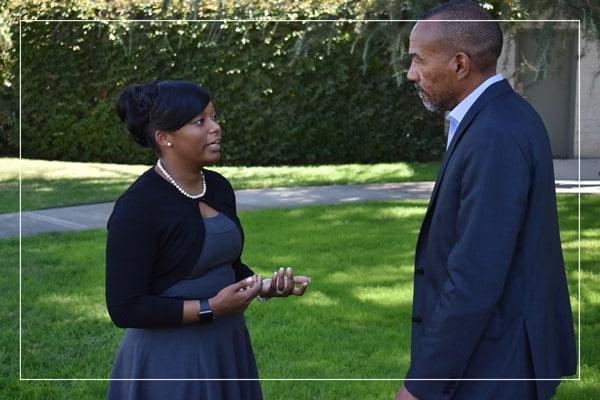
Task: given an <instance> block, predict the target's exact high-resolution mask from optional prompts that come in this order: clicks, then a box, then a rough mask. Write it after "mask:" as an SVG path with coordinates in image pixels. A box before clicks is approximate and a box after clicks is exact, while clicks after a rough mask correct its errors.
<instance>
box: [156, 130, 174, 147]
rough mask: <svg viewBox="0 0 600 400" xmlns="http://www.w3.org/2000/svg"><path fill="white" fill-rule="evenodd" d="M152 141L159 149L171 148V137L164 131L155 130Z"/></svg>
mask: <svg viewBox="0 0 600 400" xmlns="http://www.w3.org/2000/svg"><path fill="white" fill-rule="evenodd" d="M154 140H156V144H158V145H159V146H160V147H163V146H164V147H172V146H173V142H172V141H171V135H170V134H169V133H167V132H165V131H161V130H157V131H155V132H154Z"/></svg>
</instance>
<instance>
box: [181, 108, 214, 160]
mask: <svg viewBox="0 0 600 400" xmlns="http://www.w3.org/2000/svg"><path fill="white" fill-rule="evenodd" d="M170 136H171V137H170V140H171V142H172V143H173V147H171V148H170V149H171V151H172V154H173V155H174V156H175V157H177V158H179V159H180V161H184V162H186V163H190V164H197V165H200V166H205V165H210V164H214V163H216V162H217V161H219V159H220V158H221V127H220V126H219V124H218V122H217V119H216V112H215V108H214V106H213V104H212V102H209V103H208V105H207V106H206V108H204V110H203V111H202V112H201V113H200V114H199V115H197V116H195V117H194V118H192V120H191V121H190V122H188V123H187V124H185V125H184V126H183V127H181V128H180V129H178V130H176V131H175V132H173V133H172V134H171V135H170Z"/></svg>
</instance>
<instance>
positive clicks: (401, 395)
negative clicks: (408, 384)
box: [396, 385, 418, 400]
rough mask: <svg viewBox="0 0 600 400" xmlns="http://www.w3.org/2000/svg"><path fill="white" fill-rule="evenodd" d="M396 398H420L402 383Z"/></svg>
mask: <svg viewBox="0 0 600 400" xmlns="http://www.w3.org/2000/svg"><path fill="white" fill-rule="evenodd" d="M396 400H418V399H417V398H416V397H415V396H413V395H412V394H410V392H409V391H408V390H406V388H405V387H404V385H402V387H401V388H400V390H399V391H398V393H396Z"/></svg>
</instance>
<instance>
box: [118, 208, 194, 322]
mask: <svg viewBox="0 0 600 400" xmlns="http://www.w3.org/2000/svg"><path fill="white" fill-rule="evenodd" d="M151 221H152V218H151V217H150V216H149V215H147V211H145V210H144V207H141V206H140V205H139V204H137V203H136V202H134V201H123V202H118V203H117V205H116V206H115V210H114V211H113V214H112V216H111V218H110V220H109V223H108V238H107V243H106V304H107V307H108V313H109V315H110V317H111V319H112V321H113V322H114V323H115V325H117V326H119V327H121V328H163V327H177V326H180V325H181V324H182V318H183V300H182V299H176V298H167V297H160V296H156V295H153V294H151V293H150V290H149V287H150V279H151V275H152V268H153V266H154V259H155V256H156V250H157V248H158V234H157V232H156V231H157V229H156V227H155V226H154V225H153V224H152V222H151Z"/></svg>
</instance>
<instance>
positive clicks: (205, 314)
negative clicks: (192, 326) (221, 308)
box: [198, 310, 215, 323]
mask: <svg viewBox="0 0 600 400" xmlns="http://www.w3.org/2000/svg"><path fill="white" fill-rule="evenodd" d="M198 316H199V317H200V322H202V323H205V322H212V321H213V320H214V319H215V317H214V315H213V312H212V311H211V310H207V311H201V312H199V313H198Z"/></svg>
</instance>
